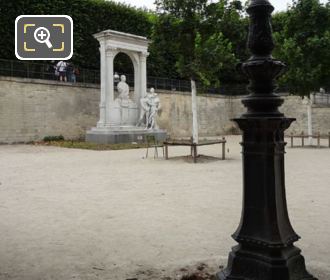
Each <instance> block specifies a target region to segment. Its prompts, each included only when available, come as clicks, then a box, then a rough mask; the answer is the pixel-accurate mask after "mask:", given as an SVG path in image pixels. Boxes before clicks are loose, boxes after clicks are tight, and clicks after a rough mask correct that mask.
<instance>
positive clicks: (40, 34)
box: [34, 27, 53, 49]
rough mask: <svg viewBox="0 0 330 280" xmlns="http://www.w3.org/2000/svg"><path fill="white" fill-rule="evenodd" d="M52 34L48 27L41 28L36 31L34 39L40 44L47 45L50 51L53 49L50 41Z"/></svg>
mask: <svg viewBox="0 0 330 280" xmlns="http://www.w3.org/2000/svg"><path fill="white" fill-rule="evenodd" d="M49 38H50V32H49V30H48V29H47V28H46V27H39V28H37V29H36V30H35V31H34V39H35V40H36V41H37V42H38V43H40V44H46V45H47V47H48V48H49V49H51V48H52V47H53V45H52V43H51V42H50V41H49Z"/></svg>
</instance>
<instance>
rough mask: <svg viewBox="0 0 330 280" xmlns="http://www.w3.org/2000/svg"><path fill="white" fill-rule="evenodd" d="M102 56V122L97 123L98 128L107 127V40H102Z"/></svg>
mask: <svg viewBox="0 0 330 280" xmlns="http://www.w3.org/2000/svg"><path fill="white" fill-rule="evenodd" d="M99 42H100V48H99V50H100V56H101V97H100V105H99V107H100V120H99V121H98V123H97V127H98V128H102V127H104V126H105V111H106V108H105V104H106V102H105V100H106V63H105V40H104V39H100V41H99Z"/></svg>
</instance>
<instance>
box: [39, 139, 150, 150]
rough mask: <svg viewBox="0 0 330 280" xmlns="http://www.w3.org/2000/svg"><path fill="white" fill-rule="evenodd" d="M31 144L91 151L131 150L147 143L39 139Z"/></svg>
mask: <svg viewBox="0 0 330 280" xmlns="http://www.w3.org/2000/svg"><path fill="white" fill-rule="evenodd" d="M33 145H42V146H54V147H60V148H69V149H83V150H93V151H109V150H111V151H116V150H131V149H142V148H147V144H141V143H139V144H133V143H125V144H95V143H89V142H84V141H69V140H64V141H41V142H34V143H33Z"/></svg>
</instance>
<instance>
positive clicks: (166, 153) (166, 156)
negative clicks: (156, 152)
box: [164, 144, 168, 160]
mask: <svg viewBox="0 0 330 280" xmlns="http://www.w3.org/2000/svg"><path fill="white" fill-rule="evenodd" d="M164 145H165V159H166V160H168V145H167V144H164Z"/></svg>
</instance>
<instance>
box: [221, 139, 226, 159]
mask: <svg viewBox="0 0 330 280" xmlns="http://www.w3.org/2000/svg"><path fill="white" fill-rule="evenodd" d="M222 141H223V143H222V160H225V159H226V138H225V137H222Z"/></svg>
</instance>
